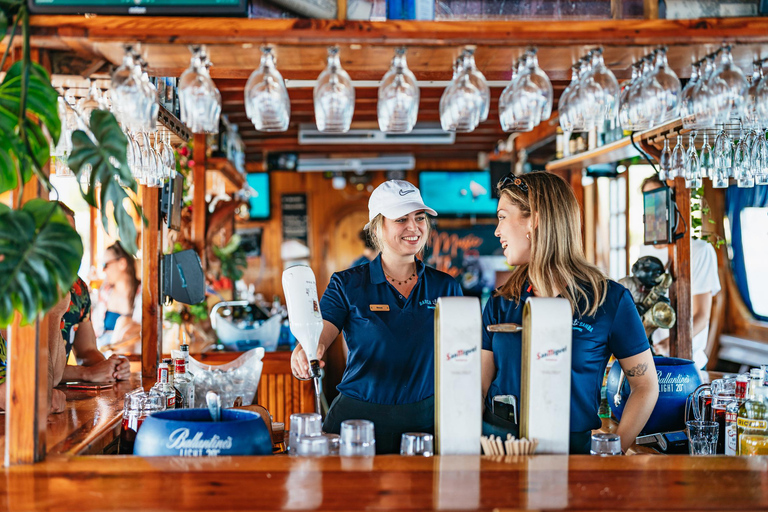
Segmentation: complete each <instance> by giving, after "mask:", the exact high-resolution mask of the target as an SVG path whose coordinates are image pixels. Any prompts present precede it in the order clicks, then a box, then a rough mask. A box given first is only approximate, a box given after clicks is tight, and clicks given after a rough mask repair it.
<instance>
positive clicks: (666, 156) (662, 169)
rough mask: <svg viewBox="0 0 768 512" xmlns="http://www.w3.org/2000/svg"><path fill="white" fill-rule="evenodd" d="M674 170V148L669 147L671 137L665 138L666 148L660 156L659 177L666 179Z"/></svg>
mask: <svg viewBox="0 0 768 512" xmlns="http://www.w3.org/2000/svg"><path fill="white" fill-rule="evenodd" d="M671 171H672V150H671V149H669V139H664V148H663V149H662V150H661V155H660V156H659V179H660V180H661V181H665V180H668V179H669V174H670V172H671Z"/></svg>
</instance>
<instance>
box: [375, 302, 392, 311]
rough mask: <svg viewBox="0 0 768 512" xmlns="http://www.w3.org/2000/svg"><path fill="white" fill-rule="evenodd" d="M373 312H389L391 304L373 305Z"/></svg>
mask: <svg viewBox="0 0 768 512" xmlns="http://www.w3.org/2000/svg"><path fill="white" fill-rule="evenodd" d="M371 311H389V304H371Z"/></svg>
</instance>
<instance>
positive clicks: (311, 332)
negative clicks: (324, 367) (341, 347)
mask: <svg viewBox="0 0 768 512" xmlns="http://www.w3.org/2000/svg"><path fill="white" fill-rule="evenodd" d="M283 293H285V304H286V307H287V308H288V322H289V323H290V326H291V332H292V333H293V335H294V336H296V339H297V340H298V341H299V343H300V344H301V348H303V349H304V353H305V354H306V355H307V362H308V363H309V373H310V375H311V378H312V380H313V381H314V384H315V411H316V412H317V413H318V414H320V415H322V414H323V411H322V407H321V396H322V392H323V387H322V373H321V371H320V360H319V359H318V357H317V346H318V343H319V341H320V335H321V334H322V332H323V317H322V315H321V314H320V303H319V301H318V300H317V281H316V280H315V274H314V272H312V269H311V268H309V267H307V266H306V265H297V266H294V267H291V268H289V269H286V270H285V271H284V272H283Z"/></svg>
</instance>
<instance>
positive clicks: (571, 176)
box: [568, 168, 586, 240]
mask: <svg viewBox="0 0 768 512" xmlns="http://www.w3.org/2000/svg"><path fill="white" fill-rule="evenodd" d="M583 173H584V171H583V170H582V169H581V168H578V169H571V170H570V171H568V182H569V183H570V185H571V188H572V189H573V194H574V195H575V196H576V202H578V203H579V211H580V212H581V239H582V240H584V238H585V234H586V229H585V220H586V215H585V212H584V185H583V184H582V181H581V177H582V175H583Z"/></svg>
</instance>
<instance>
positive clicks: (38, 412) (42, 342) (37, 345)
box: [4, 177, 50, 466]
mask: <svg viewBox="0 0 768 512" xmlns="http://www.w3.org/2000/svg"><path fill="white" fill-rule="evenodd" d="M14 195H16V194H14ZM38 195H39V191H38V181H37V178H34V177H33V178H32V179H31V180H29V182H27V183H26V184H25V185H24V191H23V193H22V203H26V202H27V201H29V200H31V199H34V198H36V197H38ZM13 201H16V197H14V198H13ZM46 327H47V321H37V322H34V323H32V324H31V325H26V326H22V325H21V318H20V316H19V315H18V314H17V315H16V318H15V319H14V322H13V324H11V325H10V326H9V329H8V353H7V373H6V390H7V399H6V410H5V458H4V462H5V465H6V466H14V465H17V464H31V463H33V462H39V461H41V460H43V459H44V458H45V451H46V445H45V429H46V426H47V420H48V388H49V386H50V384H49V383H48V338H47V332H48V331H47V329H46ZM41 332H42V333H43V336H40V333H41Z"/></svg>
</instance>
